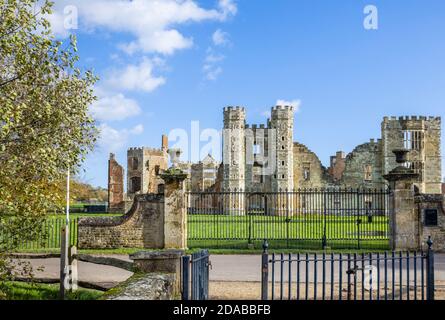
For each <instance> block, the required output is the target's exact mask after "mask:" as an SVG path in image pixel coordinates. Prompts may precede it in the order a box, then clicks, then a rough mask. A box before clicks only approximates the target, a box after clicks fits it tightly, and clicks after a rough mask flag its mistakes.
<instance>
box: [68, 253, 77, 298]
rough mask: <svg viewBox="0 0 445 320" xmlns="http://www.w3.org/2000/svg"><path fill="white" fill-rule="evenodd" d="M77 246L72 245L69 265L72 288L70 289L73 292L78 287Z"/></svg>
mask: <svg viewBox="0 0 445 320" xmlns="http://www.w3.org/2000/svg"><path fill="white" fill-rule="evenodd" d="M76 256H77V247H76V246H72V247H70V255H69V266H70V284H71V285H70V288H69V291H70V292H73V291H76V290H77V289H78V286H77V281H78V273H77V257H76Z"/></svg>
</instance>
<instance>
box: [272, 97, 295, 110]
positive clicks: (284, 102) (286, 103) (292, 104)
mask: <svg viewBox="0 0 445 320" xmlns="http://www.w3.org/2000/svg"><path fill="white" fill-rule="evenodd" d="M276 105H277V106H289V107H294V112H298V111H300V107H301V100H299V99H294V100H291V101H289V100H281V99H279V100H277V103H276Z"/></svg>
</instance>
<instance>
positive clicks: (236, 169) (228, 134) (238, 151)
mask: <svg viewBox="0 0 445 320" xmlns="http://www.w3.org/2000/svg"><path fill="white" fill-rule="evenodd" d="M245 126H246V110H245V109H244V108H242V107H227V108H224V129H223V166H224V184H223V188H224V189H225V190H231V191H233V190H237V191H239V190H245V170H246V154H245V149H246V146H245Z"/></svg>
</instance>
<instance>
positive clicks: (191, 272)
mask: <svg viewBox="0 0 445 320" xmlns="http://www.w3.org/2000/svg"><path fill="white" fill-rule="evenodd" d="M209 257H210V255H209V251H208V250H201V251H199V252H197V253H193V254H192V255H191V256H184V257H182V300H208V299H209V269H210V267H211V263H210V259H209Z"/></svg>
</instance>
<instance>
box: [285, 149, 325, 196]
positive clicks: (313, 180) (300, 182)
mask: <svg viewBox="0 0 445 320" xmlns="http://www.w3.org/2000/svg"><path fill="white" fill-rule="evenodd" d="M293 152H294V156H293V159H294V185H295V186H297V187H298V188H323V187H325V186H326V185H327V184H328V183H329V182H330V180H331V177H330V176H329V175H328V172H327V170H326V168H325V167H324V166H323V165H322V163H321V161H320V159H319V158H318V157H317V155H316V154H315V153H314V152H312V151H311V150H309V149H308V148H307V147H306V146H305V145H303V144H300V143H298V142H295V143H294V147H293Z"/></svg>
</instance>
